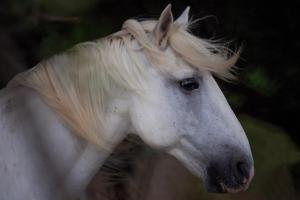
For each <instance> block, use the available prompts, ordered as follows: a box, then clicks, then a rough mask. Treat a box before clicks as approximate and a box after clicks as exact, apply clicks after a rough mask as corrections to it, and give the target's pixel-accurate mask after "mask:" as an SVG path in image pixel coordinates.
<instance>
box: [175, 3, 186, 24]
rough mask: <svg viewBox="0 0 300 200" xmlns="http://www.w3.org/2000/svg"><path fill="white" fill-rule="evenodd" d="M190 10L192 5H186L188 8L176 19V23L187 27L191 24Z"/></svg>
mask: <svg viewBox="0 0 300 200" xmlns="http://www.w3.org/2000/svg"><path fill="white" fill-rule="evenodd" d="M189 12H190V6H188V7H186V9H185V10H184V11H183V12H182V13H181V15H180V16H179V17H178V18H177V19H176V21H175V24H176V25H178V26H180V27H182V28H184V29H186V28H187V26H188V24H189Z"/></svg>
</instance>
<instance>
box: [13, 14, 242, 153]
mask: <svg viewBox="0 0 300 200" xmlns="http://www.w3.org/2000/svg"><path fill="white" fill-rule="evenodd" d="M156 23H157V21H154V20H145V21H138V20H132V19H130V20H127V21H125V23H124V24H123V27H122V30H121V31H119V32H116V33H114V34H112V35H109V36H107V37H105V38H102V39H99V40H96V41H92V42H85V43H81V44H78V45H76V46H75V47H73V48H72V49H70V50H68V51H66V52H63V53H61V54H57V55H54V56H53V57H51V58H49V59H47V60H44V61H42V62H40V63H39V64H37V65H36V66H35V67H34V68H33V69H31V70H29V71H27V72H24V73H22V74H20V75H18V76H16V77H15V78H14V80H13V82H14V83H18V84H21V85H24V86H26V87H29V88H33V89H34V90H35V91H37V93H39V94H41V96H42V97H43V99H44V100H45V101H46V102H47V103H48V104H49V105H50V107H52V108H53V109H54V110H55V111H56V112H57V113H58V115H59V116H60V117H61V118H62V119H63V120H64V122H65V123H66V124H67V125H68V126H70V127H71V129H72V130H73V131H74V132H75V133H76V134H77V135H79V136H81V137H83V138H85V139H86V140H88V141H91V142H93V143H96V144H97V145H99V146H100V147H103V148H105V146H106V143H107V142H108V141H107V138H106V136H105V122H106V121H105V120H106V119H104V118H103V113H106V112H108V110H107V109H108V108H107V106H106V105H107V101H109V100H110V97H111V95H115V94H111V92H110V91H111V90H112V88H114V87H118V88H122V89H123V90H124V91H134V92H139V91H141V90H142V89H143V82H144V81H145V77H146V74H145V66H143V63H142V61H141V58H140V57H141V56H140V52H143V54H144V55H145V57H146V58H147V59H148V60H149V62H150V63H152V65H153V67H156V68H157V69H158V70H161V71H163V72H166V73H169V72H172V71H174V70H176V69H175V68H174V66H173V65H172V63H171V62H170V61H169V60H170V59H169V58H168V57H167V56H166V55H165V53H164V50H163V49H160V48H158V47H157V46H156V45H155V44H153V42H152V41H151V33H152V31H153V29H154V27H155V25H156ZM188 30H189V24H176V23H174V25H173V27H172V30H171V32H170V35H169V39H168V43H167V47H169V48H171V49H172V50H173V51H174V52H175V54H176V55H178V57H179V58H180V59H182V60H183V61H185V62H186V63H188V64H189V65H190V66H191V67H194V68H196V69H199V70H205V71H209V72H211V73H213V74H215V75H217V76H219V77H222V78H225V79H226V78H228V77H230V69H231V67H232V66H233V65H234V64H235V62H236V60H237V59H238V57H239V53H234V52H232V51H230V50H229V49H228V48H226V47H225V46H224V45H222V44H218V43H216V42H214V41H208V40H204V39H200V38H197V37H195V36H194V35H192V34H191V33H189V31H188Z"/></svg>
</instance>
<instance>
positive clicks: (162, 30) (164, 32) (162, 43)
mask: <svg viewBox="0 0 300 200" xmlns="http://www.w3.org/2000/svg"><path fill="white" fill-rule="evenodd" d="M172 27H173V14H172V11H171V4H169V5H168V6H167V7H166V8H165V9H164V11H163V12H162V13H161V15H160V17H159V20H158V21H157V24H156V26H155V27H154V30H153V36H154V42H155V44H156V45H157V46H158V47H159V48H161V49H164V48H165V47H166V46H167V41H168V38H169V34H170V32H171V29H172Z"/></svg>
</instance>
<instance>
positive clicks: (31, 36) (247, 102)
mask: <svg viewBox="0 0 300 200" xmlns="http://www.w3.org/2000/svg"><path fill="white" fill-rule="evenodd" d="M168 3H172V10H173V13H174V15H175V17H176V16H179V15H180V13H181V12H182V11H183V10H184V8H185V7H186V6H188V5H189V6H191V16H192V17H193V18H195V19H196V18H201V17H206V16H207V17H206V19H205V20H202V21H200V22H199V24H198V26H197V27H195V28H194V34H195V35H197V36H200V37H202V38H215V39H219V38H221V39H223V40H224V41H232V44H231V47H232V48H234V47H238V46H240V45H243V49H244V50H243V53H242V59H240V61H239V62H238V64H237V66H238V67H239V70H238V80H237V81H235V82H234V83H233V84H228V83H224V82H222V81H219V83H220V85H221V88H222V89H223V91H224V93H225V95H226V97H227V99H228V100H229V103H230V104H231V105H232V107H233V109H234V111H235V112H236V113H237V114H238V115H239V116H241V115H243V116H250V117H251V118H253V119H254V120H257V123H258V124H259V123H260V122H261V121H262V122H263V123H267V124H270V125H271V126H274V127H276V130H280V132H282V133H283V134H285V135H286V136H287V137H288V138H290V140H291V141H292V143H295V144H298V147H299V145H300V135H299V130H300V122H299V112H300V104H299V102H300V101H299V96H300V93H299V92H300V87H299V85H300V55H299V54H300V51H299V50H300V31H299V30H300V29H299V25H300V20H299V19H300V11H299V8H300V4H299V3H296V1H295V2H294V1H258V0H251V1H250V0H243V1H241V0H228V1H225V0H224V1H222V0H203V1H197V0H177V1H162V0H160V1H157V0H151V1H150V0H123V1H117V0H110V1H109V0H84V1H80V0H1V3H0V87H4V86H5V85H6V83H7V81H8V80H9V79H11V78H12V77H13V75H14V74H16V73H18V72H21V71H24V70H26V69H29V68H30V67H33V66H34V65H35V64H37V63H38V62H39V61H40V60H42V59H44V58H47V57H49V56H51V55H53V54H54V53H59V52H61V51H64V50H66V49H68V48H70V47H72V46H73V45H74V44H76V43H79V42H83V41H86V40H93V39H97V38H99V37H103V36H106V35H107V34H110V33H112V32H115V31H117V30H119V29H120V27H121V25H122V23H123V22H124V21H125V20H126V19H128V18H130V17H134V18H149V17H150V18H157V17H158V16H159V14H160V12H161V11H162V10H163V8H164V7H165V6H166V5H167V4H168ZM255 123H256V122H255ZM271 132H272V131H271ZM275 132H276V131H275ZM272 138H273V137H272V134H271V135H270V136H269V137H268V138H266V140H268V141H269V142H270V141H271V144H272ZM253 142H254V143H255V141H253ZM274 144H275V143H274ZM262 145H264V144H262ZM271 146H272V145H271ZM298 147H297V148H298ZM275 151H276V146H274V150H273V151H270V152H271V153H272V152H275ZM297 151H298V153H299V148H298V150H297ZM286 154H289V152H286ZM297 156H298V158H299V159H298V162H295V163H294V164H293V165H291V166H290V167H289V172H290V173H291V174H292V175H291V177H292V182H293V186H292V187H295V190H296V191H298V190H299V188H300V187H299V185H300V184H299V182H300V179H299V177H300V162H299V160H300V156H299V154H297ZM283 199H284V198H283Z"/></svg>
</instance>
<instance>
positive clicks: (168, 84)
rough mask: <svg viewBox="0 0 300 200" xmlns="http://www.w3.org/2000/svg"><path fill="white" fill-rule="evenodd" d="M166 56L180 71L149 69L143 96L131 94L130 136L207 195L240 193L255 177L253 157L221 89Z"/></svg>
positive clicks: (205, 75)
mask: <svg viewBox="0 0 300 200" xmlns="http://www.w3.org/2000/svg"><path fill="white" fill-rule="evenodd" d="M160 20H162V19H160ZM165 53H166V55H167V56H169V57H173V58H174V64H176V65H178V66H179V67H178V69H179V70H177V71H176V70H175V71H174V74H173V75H172V76H166V75H164V74H162V73H160V72H159V71H158V70H156V69H154V68H153V67H149V69H148V70H149V73H148V74H149V79H148V81H147V84H146V86H145V91H144V94H143V95H135V96H134V97H133V100H132V105H131V106H130V116H131V120H132V125H133V128H134V131H135V132H136V133H137V134H138V135H139V136H140V137H141V138H142V139H143V140H144V141H145V142H146V143H147V144H149V145H150V146H152V147H154V148H160V149H163V150H165V151H167V152H169V153H170V154H172V155H173V156H175V157H176V158H178V159H179V160H180V161H181V162H182V163H183V164H184V165H185V166H186V167H187V168H188V169H190V170H191V171H192V172H193V173H194V174H196V175H197V176H200V177H201V178H202V180H203V181H204V184H205V185H206V187H207V189H208V191H211V192H238V191H241V190H245V189H246V188H247V187H248V184H249V182H250V180H251V178H252V176H253V173H254V169H253V158H252V155H251V150H250V147H249V143H248V140H247V137H246V135H245V133H244V131H243V128H242V127H241V125H240V123H239V121H238V120H237V118H236V116H235V115H234V113H233V112H232V110H231V108H230V106H229V105H228V103H227V101H226V99H225V97H224V95H223V94H222V92H221V90H220V88H219V87H218V85H217V83H216V82H215V80H214V78H213V77H212V75H211V74H210V73H208V72H199V71H198V70H194V69H192V67H190V66H188V65H187V64H186V63H184V62H182V61H180V60H178V59H177V58H176V56H175V54H173V52H172V50H170V49H166V50H165ZM145 64H147V63H146V62H145Z"/></svg>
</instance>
